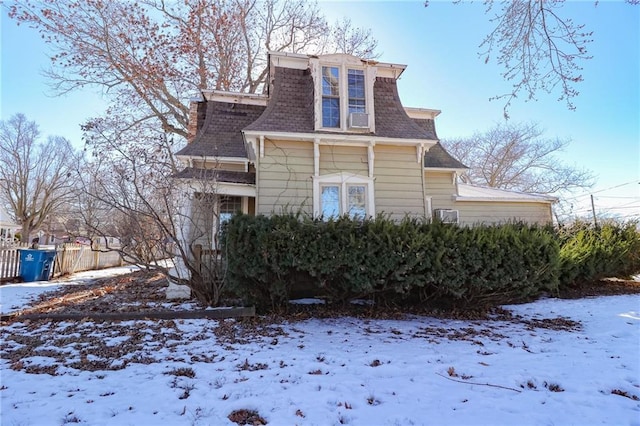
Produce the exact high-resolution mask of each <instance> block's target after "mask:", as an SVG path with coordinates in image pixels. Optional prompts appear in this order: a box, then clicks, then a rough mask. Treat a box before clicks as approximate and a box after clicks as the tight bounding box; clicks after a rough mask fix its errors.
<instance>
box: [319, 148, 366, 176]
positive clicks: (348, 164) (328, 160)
mask: <svg viewBox="0 0 640 426" xmlns="http://www.w3.org/2000/svg"><path fill="white" fill-rule="evenodd" d="M311 159H312V160H313V156H312V157H311ZM339 172H348V173H355V174H359V175H363V176H368V175H369V160H368V154H367V148H366V147H363V146H333V145H320V175H321V176H322V175H327V174H331V173H339Z"/></svg>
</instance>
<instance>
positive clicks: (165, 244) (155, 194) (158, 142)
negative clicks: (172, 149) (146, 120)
mask: <svg viewBox="0 0 640 426" xmlns="http://www.w3.org/2000/svg"><path fill="white" fill-rule="evenodd" d="M111 120H113V121H118V120H119V118H118V117H117V116H114V117H112V118H111ZM111 120H107V119H105V120H103V121H100V122H94V123H92V125H91V127H87V128H85V134H86V135H87V146H88V152H89V153H90V154H91V158H90V159H88V162H89V167H87V168H86V172H84V173H82V174H81V175H80V176H79V179H80V181H81V189H82V191H81V195H80V198H81V201H80V204H81V205H82V206H84V207H83V209H82V211H81V214H82V217H83V219H84V223H85V227H86V228H87V230H88V231H89V232H90V233H91V234H92V235H95V236H100V237H109V236H117V237H119V239H120V244H119V245H115V246H109V245H107V246H106V247H105V248H104V249H105V250H112V251H113V250H115V251H117V252H119V254H120V255H121V257H122V258H123V259H124V260H125V261H127V262H129V263H134V264H138V265H143V266H144V267H146V268H147V269H153V270H158V271H161V272H162V273H164V274H166V275H169V276H171V278H172V280H173V281H177V282H179V283H182V284H186V285H188V286H189V287H190V288H191V290H192V292H193V294H194V295H195V297H196V298H197V299H198V300H200V301H201V302H203V303H205V304H207V305H217V304H218V303H219V300H220V296H221V292H222V289H223V287H224V284H225V280H224V273H225V270H224V264H223V262H222V261H221V259H220V258H219V257H218V255H217V254H218V253H217V252H216V251H215V250H212V248H216V247H220V245H219V241H217V238H218V232H217V230H218V227H219V224H220V222H221V220H220V214H219V211H220V202H221V200H220V199H219V198H218V197H217V196H215V194H216V193H217V191H216V189H217V188H216V187H217V180H216V171H215V170H211V169H209V170H202V171H201V172H198V174H197V175H194V176H191V178H190V179H172V178H171V176H172V175H173V174H174V173H175V172H176V170H177V168H176V166H175V164H174V163H173V157H171V156H168V155H166V153H167V152H169V149H168V146H170V145H171V140H170V139H171V136H167V135H166V134H163V133H161V132H159V131H158V130H157V129H156V130H155V133H154V129H151V128H147V129H145V128H144V127H143V126H137V127H131V128H129V129H127V130H126V131H122V130H119V129H117V128H116V127H114V125H113V122H112V121H111ZM141 146H143V147H155V149H152V150H149V149H144V148H141ZM105 153H106V154H105ZM191 194H195V195H191ZM214 225H215V226H214ZM94 249H99V248H95V247H94ZM169 257H171V258H173V259H174V262H175V263H174V264H172V263H171V262H169V263H166V262H164V261H163V259H166V258H169Z"/></svg>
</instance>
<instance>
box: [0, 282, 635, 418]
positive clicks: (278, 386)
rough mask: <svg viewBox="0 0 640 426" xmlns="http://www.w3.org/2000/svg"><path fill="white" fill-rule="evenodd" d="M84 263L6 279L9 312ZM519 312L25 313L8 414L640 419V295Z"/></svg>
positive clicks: (10, 377) (8, 368)
mask: <svg viewBox="0 0 640 426" xmlns="http://www.w3.org/2000/svg"><path fill="white" fill-rule="evenodd" d="M103 273H105V272H103ZM80 275H81V274H77V275H76V276H74V279H73V280H69V281H67V282H65V283H53V282H50V283H46V284H44V283H37V284H33V285H24V284H21V285H8V286H2V287H0V298H1V299H2V306H3V312H8V311H9V310H13V309H19V308H20V307H23V306H24V305H25V304H26V303H28V302H29V301H30V300H32V299H33V297H35V295H36V294H39V293H40V292H42V291H48V290H51V289H53V288H54V287H55V286H56V285H71V284H73V283H74V280H76V279H78V280H80V279H88V278H86V277H80ZM305 302H307V301H305ZM5 307H11V309H6V308H5ZM505 309H507V310H509V311H511V312H512V313H513V314H514V315H515V316H516V318H518V317H517V316H520V317H519V320H505V319H503V318H502V317H500V318H496V319H493V320H484V321H480V320H476V321H462V320H446V319H437V318H430V317H420V316H411V317H408V318H407V319H403V320H373V319H369V320H367V319H357V318H351V317H344V318H335V319H311V320H304V321H298V322H285V323H265V325H260V324H258V325H256V324H254V323H252V322H249V323H246V324H243V323H240V322H236V321H235V320H225V321H218V320H176V321H150V320H145V321H123V322H94V321H87V320H84V321H80V322H71V321H65V322H31V323H29V322H24V323H22V322H14V323H11V324H8V325H5V326H3V328H2V332H1V333H0V350H1V351H2V360H1V361H0V381H1V383H0V389H1V390H0V395H1V398H2V404H1V411H0V416H1V417H0V418H1V423H2V425H66V424H70V423H80V424H87V425H114V424H117V425H156V424H165V425H233V424H234V423H232V422H231V421H230V420H228V418H227V417H228V416H229V414H230V413H231V412H232V411H234V410H240V409H249V410H255V411H256V412H257V413H259V415H260V416H261V417H262V418H263V419H264V420H265V421H266V422H267V423H268V424H269V425H296V424H297V425H340V424H349V425H427V424H428V425H434V424H437V425H514V424H518V425H569V424H576V425H596V424H598V425H601V424H610V425H640V401H639V400H638V399H634V397H635V398H640V295H623V296H607V297H595V298H585V299H578V300H559V299H551V298H548V299H542V300H539V301H537V302H534V303H529V304H523V305H514V306H505ZM545 320H546V322H545ZM571 321H577V322H579V323H580V326H579V327H577V328H571V325H572V324H573V323H572V322H571ZM543 323H544V324H547V325H549V324H552V323H553V324H558V325H559V329H556V330H554V329H550V328H548V327H541V326H540V324H543ZM563 325H566V327H563ZM15 336H20V338H15ZM31 337H37V338H39V339H40V340H39V344H40V347H38V348H31V349H30V351H28V352H25V354H24V356H23V357H22V359H21V362H22V367H23V368H20V365H15V364H12V362H11V360H9V359H7V357H6V356H5V355H6V351H9V350H15V349H18V348H21V347H22V346H21V345H24V344H26V343H25V342H26V341H27V340H26V339H29V338H31ZM34 341H35V340H34ZM100 345H102V346H100ZM123 347H124V348H126V350H123V351H122V353H121V354H120V356H118V357H114V356H112V355H110V354H107V353H106V352H107V351H110V350H113V351H117V350H118V348H123ZM99 348H102V349H101V350H99ZM36 349H39V350H37V351H36ZM61 354H63V356H61ZM92 362H96V363H100V362H102V363H103V367H102V368H100V369H97V370H95V371H91V369H88V368H85V369H79V368H75V367H77V366H78V365H81V364H83V363H92ZM110 368H111V369H110ZM115 368H120V369H115ZM188 369H191V370H190V372H192V373H193V374H195V377H189V374H183V373H184V372H189V370H188ZM37 370H41V371H42V370H44V371H49V372H52V373H53V375H52V374H47V373H40V374H35V371H37ZM27 371H33V372H32V373H28V372H27Z"/></svg>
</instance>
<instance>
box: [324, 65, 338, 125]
mask: <svg viewBox="0 0 640 426" xmlns="http://www.w3.org/2000/svg"><path fill="white" fill-rule="evenodd" d="M322 127H340V71H339V69H338V67H322Z"/></svg>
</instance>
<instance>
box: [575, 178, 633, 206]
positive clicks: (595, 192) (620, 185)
mask: <svg viewBox="0 0 640 426" xmlns="http://www.w3.org/2000/svg"><path fill="white" fill-rule="evenodd" d="M632 183H640V180H632V181H629V182H625V183H621V184H619V185H614V186H611V187H609V188H605V189H599V190H597V191H593V192H588V193H585V194H581V195H576V196H573V197H567V198H565V199H564V201H569V200H577V199H578V198H582V197H589V196H590V195H593V194H599V193H601V192H605V191H610V190H612V189H617V188H620V187H622V186H625V185H630V184H632Z"/></svg>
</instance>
